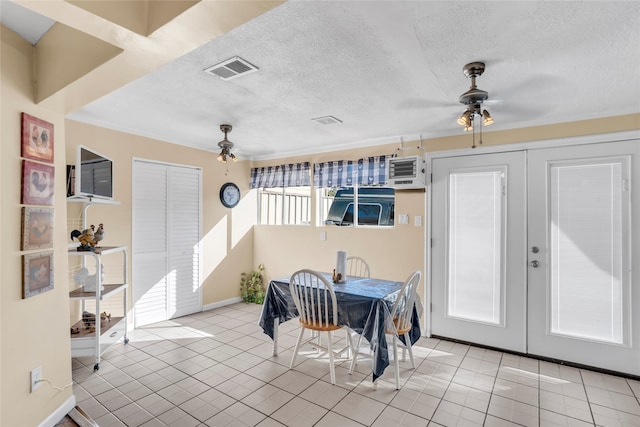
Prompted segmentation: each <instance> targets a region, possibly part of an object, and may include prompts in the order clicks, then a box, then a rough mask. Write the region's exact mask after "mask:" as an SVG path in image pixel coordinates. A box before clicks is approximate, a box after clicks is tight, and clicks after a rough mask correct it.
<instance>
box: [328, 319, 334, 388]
mask: <svg viewBox="0 0 640 427" xmlns="http://www.w3.org/2000/svg"><path fill="white" fill-rule="evenodd" d="M327 350H329V372H330V373H331V384H333V385H336V368H335V366H333V345H332V344H331V332H330V331H327Z"/></svg>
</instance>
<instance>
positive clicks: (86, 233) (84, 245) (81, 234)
mask: <svg viewBox="0 0 640 427" xmlns="http://www.w3.org/2000/svg"><path fill="white" fill-rule="evenodd" d="M94 230H95V226H94V225H93V224H92V225H91V226H90V227H89V228H87V229H84V230H82V231H80V230H73V231H72V232H71V240H73V239H78V242H80V246H78V251H91V250H93V247H94V246H95V245H96V244H95V241H94V237H95V235H94Z"/></svg>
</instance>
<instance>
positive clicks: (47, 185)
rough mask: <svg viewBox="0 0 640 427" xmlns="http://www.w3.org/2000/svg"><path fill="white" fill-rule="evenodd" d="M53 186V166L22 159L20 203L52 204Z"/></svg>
mask: <svg viewBox="0 0 640 427" xmlns="http://www.w3.org/2000/svg"><path fill="white" fill-rule="evenodd" d="M53 188H54V168H53V166H50V165H45V164H42V163H37V162H32V161H29V160H23V161H22V200H21V203H22V204H24V205H48V206H51V205H53Z"/></svg>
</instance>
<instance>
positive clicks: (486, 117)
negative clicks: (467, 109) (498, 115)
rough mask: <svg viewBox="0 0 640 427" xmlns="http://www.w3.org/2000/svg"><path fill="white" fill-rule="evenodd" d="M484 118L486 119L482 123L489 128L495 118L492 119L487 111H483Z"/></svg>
mask: <svg viewBox="0 0 640 427" xmlns="http://www.w3.org/2000/svg"><path fill="white" fill-rule="evenodd" d="M482 117H484V119H483V122H482V124H483V125H485V126H489V125H492V124H493V122H494V120H493V117H491V114H489V112H488V111H487V110H483V111H482Z"/></svg>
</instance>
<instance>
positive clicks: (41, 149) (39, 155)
mask: <svg viewBox="0 0 640 427" xmlns="http://www.w3.org/2000/svg"><path fill="white" fill-rule="evenodd" d="M21 154H22V157H25V158H27V159H34V160H40V161H41V162H46V163H53V124H52V123H49V122H45V121H44V120H42V119H39V118H37V117H33V116H31V115H29V114H27V113H22V150H21Z"/></svg>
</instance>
